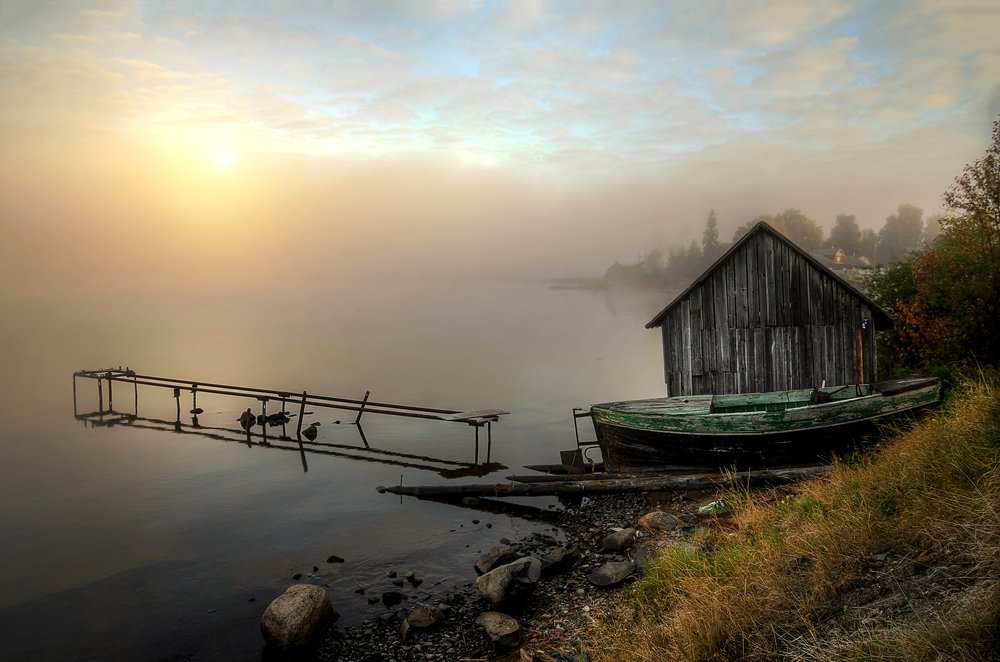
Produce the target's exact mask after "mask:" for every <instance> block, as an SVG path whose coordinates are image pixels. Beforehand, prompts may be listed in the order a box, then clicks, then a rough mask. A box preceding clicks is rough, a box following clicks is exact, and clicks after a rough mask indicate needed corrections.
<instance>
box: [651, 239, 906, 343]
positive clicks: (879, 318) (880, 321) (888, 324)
mask: <svg viewBox="0 0 1000 662" xmlns="http://www.w3.org/2000/svg"><path fill="white" fill-rule="evenodd" d="M761 232H766V233H767V234H770V235H771V236H772V237H774V238H775V239H777V240H778V241H781V242H782V243H784V244H785V245H787V246H788V247H789V248H791V249H792V250H794V251H795V252H796V253H798V254H799V255H801V256H802V257H803V258H804V259H805V260H806V261H807V262H809V264H811V265H812V266H813V267H815V268H816V269H819V270H821V271H825V272H826V273H827V275H829V277H830V278H832V279H833V280H834V282H836V283H837V284H838V285H840V286H841V287H843V288H844V289H846V290H848V291H849V292H851V293H852V294H853V295H854V296H856V297H858V298H859V299H861V300H862V301H864V302H865V303H866V304H868V305H869V306H870V307H871V309H872V315H873V316H874V317H875V319H874V320H873V322H875V328H876V329H878V328H882V329H887V328H892V326H893V321H892V317H891V316H890V315H889V314H888V313H886V312H885V311H884V310H882V308H881V307H880V306H879V305H878V304H877V303H875V302H874V301H872V300H871V299H870V298H869V297H868V296H867V295H866V294H865V293H864V292H862V291H861V290H859V289H858V288H856V287H854V286H853V285H851V284H850V283H849V282H847V281H846V280H844V279H843V278H841V277H840V276H838V275H837V274H835V273H834V272H833V271H831V270H830V269H828V268H827V267H825V266H824V265H823V264H822V263H821V262H820V261H819V260H817V259H816V257H815V256H813V255H810V254H809V253H808V252H806V251H805V250H803V249H801V248H799V247H798V246H797V245H796V244H795V242H793V241H791V240H790V239H788V237H786V236H785V235H783V234H781V233H780V232H778V231H777V230H775V229H774V228H773V227H771V226H770V225H768V224H767V223H766V222H764V221H760V222H759V223H757V225H755V226H753V227H752V228H750V231H749V232H747V233H746V234H745V235H743V236H742V237H740V239H739V240H738V241H736V242H734V243H733V245H732V246H730V247H729V250H727V251H726V252H725V253H723V254H722V255H721V256H720V257H719V259H717V260H716V261H715V262H713V263H712V266H710V267H709V268H708V269H706V270H705V272H704V273H703V274H702V275H700V276H698V277H697V278H696V279H695V280H694V282H692V283H691V284H690V285H688V287H687V289H685V290H684V291H683V292H681V293H680V294H678V295H677V297H676V298H675V299H674V300H673V301H671V302H670V303H669V304H668V305H667V307H666V308H664V309H663V310H661V311H660V312H659V313H657V314H656V317H654V318H653V319H651V320H650V321H649V322H648V323H647V324H646V328H647V329H653V328H656V327H658V326H661V325H662V324H663V320H664V319H666V317H667V314H668V313H669V312H670V311H671V309H673V307H674V306H676V305H677V304H678V303H680V302H681V301H682V300H683V299H684V297H686V296H687V295H688V293H690V292H691V290H693V289H694V288H696V287H697V286H698V285H700V284H701V283H703V282H704V281H705V280H706V279H708V277H709V276H710V275H711V274H712V272H714V271H715V270H716V269H718V268H719V266H720V265H722V264H723V263H724V262H725V261H726V260H728V259H729V257H730V256H731V255H732V254H733V253H735V252H736V251H737V250H739V249H740V247H741V246H743V244H745V243H747V242H748V241H750V240H751V239H752V238H753V237H755V236H756V235H757V234H758V233H761Z"/></svg>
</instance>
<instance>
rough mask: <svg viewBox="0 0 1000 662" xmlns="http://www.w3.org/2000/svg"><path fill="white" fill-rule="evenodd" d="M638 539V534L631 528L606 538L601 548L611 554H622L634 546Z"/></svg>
mask: <svg viewBox="0 0 1000 662" xmlns="http://www.w3.org/2000/svg"><path fill="white" fill-rule="evenodd" d="M637 538H638V532H637V531H636V530H635V529H633V528H631V527H629V528H627V529H622V530H621V531H615V532H614V533H610V534H608V535H607V536H605V537H604V540H602V541H601V546H602V547H603V548H604V549H606V550H607V551H609V552H621V551H624V550H626V549H628V548H629V547H631V546H632V545H634V544H635V541H636V539H637Z"/></svg>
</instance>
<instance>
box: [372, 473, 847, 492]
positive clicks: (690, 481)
mask: <svg viewBox="0 0 1000 662" xmlns="http://www.w3.org/2000/svg"><path fill="white" fill-rule="evenodd" d="M828 470H829V467H828V466H825V465H824V466H810V467H797V468H792V469H767V470H761V471H747V472H740V473H738V474H728V475H720V474H693V475H688V476H643V477H634V478H618V479H615V478H609V479H605V480H565V481H559V482H543V483H522V482H510V483H498V484H496V485H395V486H392V487H383V486H381V485H380V486H379V487H378V488H376V489H377V490H378V492H379V493H381V494H385V493H386V492H388V493H390V494H401V495H406V496H415V497H418V498H421V497H439V498H440V497H446V496H447V497H453V498H461V497H505V496H510V497H513V496H552V495H557V494H622V493H626V492H657V491H663V490H706V489H713V488H718V487H724V486H729V485H743V486H746V487H760V486H764V485H778V484H783V483H791V482H795V481H798V480H803V479H805V478H812V477H815V476H820V475H822V474H824V473H826V472H827V471H828Z"/></svg>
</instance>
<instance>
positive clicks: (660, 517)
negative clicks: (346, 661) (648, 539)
mask: <svg viewBox="0 0 1000 662" xmlns="http://www.w3.org/2000/svg"><path fill="white" fill-rule="evenodd" d="M680 525H681V520H680V518H678V517H677V516H676V515H671V514H670V513H665V512H663V511H662V510H654V511H653V512H651V513H646V514H645V515H643V516H642V517H640V518H639V527H640V528H643V529H646V530H647V531H662V532H669V531H673V530H674V529H676V528H677V527H678V526H680Z"/></svg>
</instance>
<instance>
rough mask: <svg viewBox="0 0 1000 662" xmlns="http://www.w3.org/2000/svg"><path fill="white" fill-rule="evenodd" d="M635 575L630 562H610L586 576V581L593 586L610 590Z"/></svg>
mask: <svg viewBox="0 0 1000 662" xmlns="http://www.w3.org/2000/svg"><path fill="white" fill-rule="evenodd" d="M634 573H635V564H634V563H632V562H631V561H610V562H608V563H605V564H604V565H602V566H601V567H600V568H598V569H597V570H595V571H593V572H592V573H590V574H589V575H587V581H589V582H590V583H591V584H593V585H594V586H602V587H605V588H610V587H612V586H618V585H619V584H621V583H623V582H624V581H625V580H626V579H628V578H629V577H631V576H632V575H633V574H634Z"/></svg>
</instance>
